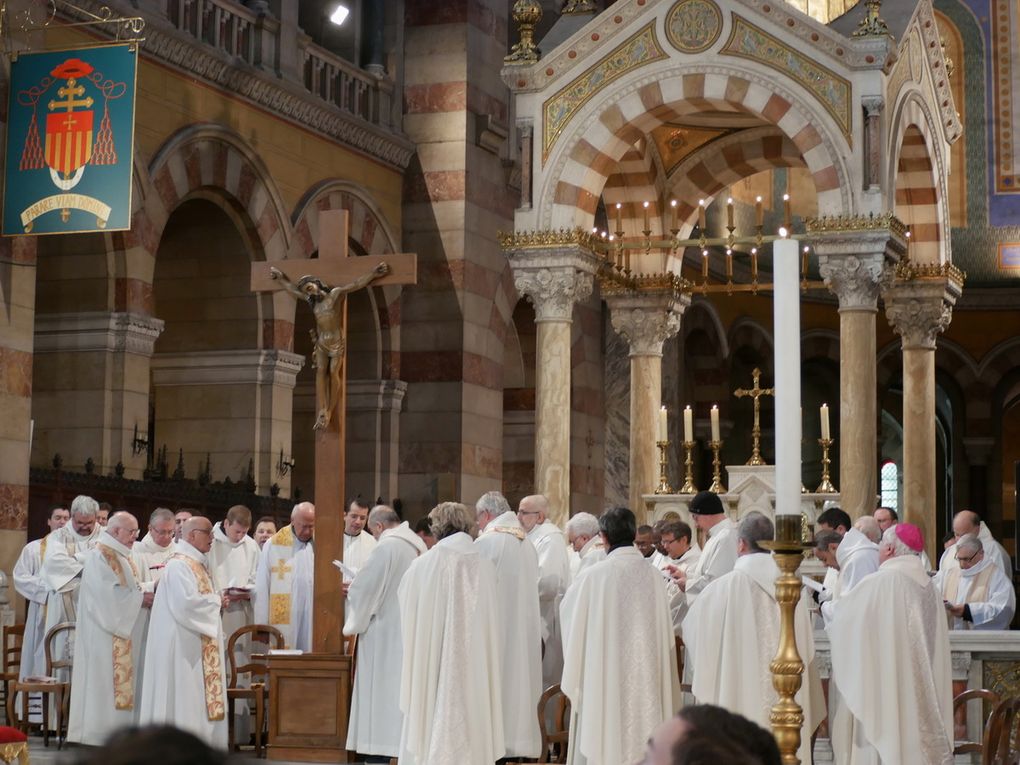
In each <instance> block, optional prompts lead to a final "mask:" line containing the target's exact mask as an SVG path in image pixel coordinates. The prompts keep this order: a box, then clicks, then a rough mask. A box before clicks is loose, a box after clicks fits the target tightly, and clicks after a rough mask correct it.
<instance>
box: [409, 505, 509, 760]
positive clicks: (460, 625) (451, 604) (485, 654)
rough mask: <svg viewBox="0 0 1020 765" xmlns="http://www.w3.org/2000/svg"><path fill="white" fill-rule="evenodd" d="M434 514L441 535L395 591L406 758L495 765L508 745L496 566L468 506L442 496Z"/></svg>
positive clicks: (435, 527) (434, 525) (435, 531)
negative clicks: (478, 542) (485, 553)
mask: <svg viewBox="0 0 1020 765" xmlns="http://www.w3.org/2000/svg"><path fill="white" fill-rule="evenodd" d="M429 518H430V519H431V521H432V533H433V534H435V536H436V539H437V540H438V541H437V542H436V544H435V546H434V547H433V548H432V549H431V550H429V551H428V552H426V553H425V554H424V555H422V556H421V557H419V558H417V559H416V560H415V561H414V562H413V563H412V564H411V566H410V568H408V570H407V573H406V574H404V578H403V580H402V581H401V582H400V587H399V588H398V591H397V596H398V598H399V600H400V624H401V636H402V642H403V647H404V656H403V666H402V667H401V677H400V711H401V712H402V713H403V715H404V722H403V727H402V728H401V733H400V760H399V761H400V765H460V764H461V763H463V765H492V764H493V763H494V762H495V761H496V760H498V759H501V758H502V757H503V755H504V754H505V752H506V747H505V745H504V742H503V710H502V703H501V699H502V692H503V690H502V678H501V675H500V663H499V646H500V639H501V638H500V634H499V622H498V620H497V617H496V610H497V607H498V605H499V603H498V601H497V599H496V598H497V596H496V571H495V568H494V567H493V565H492V563H491V562H490V561H489V560H487V559H485V558H484V557H482V556H481V555H480V554H479V552H478V549H477V548H476V547H475V546H474V544H473V542H472V537H474V536H476V535H477V533H478V525H477V523H476V522H475V513H474V512H473V511H472V510H469V509H468V508H467V507H465V506H464V505H461V504H458V503H456V502H443V503H441V504H439V505H437V506H436V507H434V508H433V509H432V512H430V513H429ZM511 679H512V678H507V680H508V681H509V680H511Z"/></svg>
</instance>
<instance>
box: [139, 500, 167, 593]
mask: <svg viewBox="0 0 1020 765" xmlns="http://www.w3.org/2000/svg"><path fill="white" fill-rule="evenodd" d="M174 524H175V521H174V514H173V513H172V512H171V511H170V510H169V509H168V508H165V507H157V508H156V509H155V510H153V511H152V514H151V515H150V516H149V528H148V531H147V532H146V534H145V536H144V537H142V538H141V539H140V540H139V541H138V542H137V543H136V544H135V546H134V547H132V548H131V554H132V555H133V556H134V558H135V563H136V564H137V566H138V577H139V579H140V580H141V581H142V582H147V583H151V586H150V589H152V586H154V585H155V583H156V582H158V581H159V577H160V574H162V573H163V568H164V566H166V562H167V561H168V560H169V559H170V556H171V555H173V554H174V552H175V551H176V548H175V547H174Z"/></svg>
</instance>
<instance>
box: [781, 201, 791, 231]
mask: <svg viewBox="0 0 1020 765" xmlns="http://www.w3.org/2000/svg"><path fill="white" fill-rule="evenodd" d="M783 226H784V227H785V228H786V230H787V231H789V230H790V195H789V194H783Z"/></svg>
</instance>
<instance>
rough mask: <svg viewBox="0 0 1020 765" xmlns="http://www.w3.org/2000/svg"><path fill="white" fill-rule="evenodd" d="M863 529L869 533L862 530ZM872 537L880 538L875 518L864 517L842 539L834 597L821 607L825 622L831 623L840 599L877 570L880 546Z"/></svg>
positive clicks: (836, 554)
mask: <svg viewBox="0 0 1020 765" xmlns="http://www.w3.org/2000/svg"><path fill="white" fill-rule="evenodd" d="M862 528H863V529H865V530H866V531H867V533H865V532H864V531H861V529H862ZM869 534H873V535H874V538H879V539H880V537H879V530H878V524H877V523H875V519H874V518H872V517H871V516H868V515H865V516H863V517H861V518H858V519H857V523H856V524H854V528H852V529H850V530H849V531H848V532H847V533H846V534H845V535H844V536H843V539H842V541H840V543H839V546H838V547H837V548H836V550H835V556H836V566H837V568H838V569H839V574H838V576H837V577H836V582H835V584H834V585H833V588H832V596H831V597H830V598H829V599H828V600H826V601H825V602H824V603H822V605H821V611H822V616H823V617H824V619H825V620H826V621H831V620H832V616H833V614H834V613H835V609H836V608H837V607H838V604H839V599H840V598H842V597H843V596H844V595H846V594H847V593H849V592H850V591H851V590H853V588H854V587H856V586H857V585H858V584H859V583H860V581H861V580H862V579H863V578H864V577H866V576H868V575H869V574H874V573H875V572H876V571H878V544H877V543H875V542H874V541H873V539H872V538H871V537H869V536H868V535H869ZM826 584H827V585H828V583H826Z"/></svg>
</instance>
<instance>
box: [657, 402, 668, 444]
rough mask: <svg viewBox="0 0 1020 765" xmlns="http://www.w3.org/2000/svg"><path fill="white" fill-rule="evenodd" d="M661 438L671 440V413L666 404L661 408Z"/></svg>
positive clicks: (661, 439)
mask: <svg viewBox="0 0 1020 765" xmlns="http://www.w3.org/2000/svg"><path fill="white" fill-rule="evenodd" d="M659 440H660V441H668V440H669V413H668V412H667V411H666V407H664V406H663V407H660V408H659Z"/></svg>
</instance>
